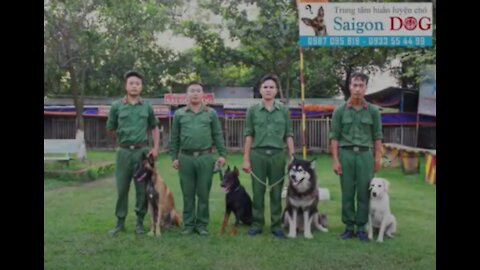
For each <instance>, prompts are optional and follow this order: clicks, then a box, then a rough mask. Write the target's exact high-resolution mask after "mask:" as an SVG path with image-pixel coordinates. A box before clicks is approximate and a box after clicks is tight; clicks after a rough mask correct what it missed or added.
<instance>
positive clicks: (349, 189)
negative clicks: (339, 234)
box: [330, 100, 383, 231]
mask: <svg viewBox="0 0 480 270" xmlns="http://www.w3.org/2000/svg"><path fill="white" fill-rule="evenodd" d="M382 138H383V134H382V123H381V119H380V112H379V110H378V108H377V107H375V106H373V105H372V104H370V103H368V102H366V101H362V103H361V104H360V106H359V107H358V108H354V107H353V106H352V103H351V101H350V100H349V101H347V102H346V103H344V104H342V105H341V106H339V107H338V108H336V109H335V111H334V113H333V119H332V130H331V132H330V139H335V140H338V146H339V152H338V156H339V161H340V164H341V166H342V175H341V176H340V181H341V189H342V222H343V223H344V224H345V225H346V227H347V228H346V229H347V230H354V225H356V226H357V231H365V225H366V223H367V221H368V208H369V191H368V188H369V183H370V180H371V179H372V178H373V176H374V155H373V142H374V141H375V140H381V139H382ZM355 192H356V193H357V194H356V195H357V199H356V201H357V211H355ZM355 212H356V214H355Z"/></svg>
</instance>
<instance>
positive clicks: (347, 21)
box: [298, 0, 433, 47]
mask: <svg viewBox="0 0 480 270" xmlns="http://www.w3.org/2000/svg"><path fill="white" fill-rule="evenodd" d="M298 13H299V18H298V24H299V31H300V40H299V43H300V45H301V46H303V47H307V46H431V45H432V33H433V6H432V3H431V2H429V3H372V2H369V3H325V2H321V1H318V0H310V1H309V0H301V1H299V3H298Z"/></svg>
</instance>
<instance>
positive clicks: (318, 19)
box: [302, 7, 327, 36]
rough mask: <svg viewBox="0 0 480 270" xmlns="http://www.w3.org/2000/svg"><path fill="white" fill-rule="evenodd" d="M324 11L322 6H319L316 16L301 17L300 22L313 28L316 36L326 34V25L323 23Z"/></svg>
mask: <svg viewBox="0 0 480 270" xmlns="http://www.w3.org/2000/svg"><path fill="white" fill-rule="evenodd" d="M324 18H325V11H324V10H323V7H320V8H319V9H318V12H317V16H315V17H313V19H310V18H305V17H303V18H302V22H303V23H304V24H306V25H308V26H310V27H312V28H313V31H315V35H316V36H326V35H327V26H326V25H325V20H324Z"/></svg>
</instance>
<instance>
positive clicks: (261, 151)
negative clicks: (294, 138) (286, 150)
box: [253, 147, 283, 156]
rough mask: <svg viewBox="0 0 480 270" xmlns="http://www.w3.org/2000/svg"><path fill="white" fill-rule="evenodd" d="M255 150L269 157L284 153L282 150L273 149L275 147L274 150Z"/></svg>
mask: <svg viewBox="0 0 480 270" xmlns="http://www.w3.org/2000/svg"><path fill="white" fill-rule="evenodd" d="M253 150H254V151H255V152H257V153H260V154H264V155H267V156H271V155H275V154H277V153H280V152H282V151H283V149H282V148H273V147H272V148H267V147H262V148H253Z"/></svg>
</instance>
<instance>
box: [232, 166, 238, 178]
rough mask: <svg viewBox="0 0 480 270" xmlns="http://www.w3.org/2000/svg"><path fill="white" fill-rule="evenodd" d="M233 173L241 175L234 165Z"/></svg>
mask: <svg viewBox="0 0 480 270" xmlns="http://www.w3.org/2000/svg"><path fill="white" fill-rule="evenodd" d="M233 173H234V174H235V175H236V176H238V175H239V173H238V169H237V166H234V167H233Z"/></svg>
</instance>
